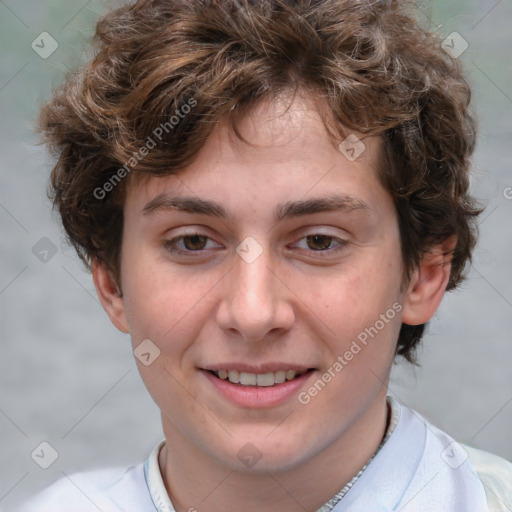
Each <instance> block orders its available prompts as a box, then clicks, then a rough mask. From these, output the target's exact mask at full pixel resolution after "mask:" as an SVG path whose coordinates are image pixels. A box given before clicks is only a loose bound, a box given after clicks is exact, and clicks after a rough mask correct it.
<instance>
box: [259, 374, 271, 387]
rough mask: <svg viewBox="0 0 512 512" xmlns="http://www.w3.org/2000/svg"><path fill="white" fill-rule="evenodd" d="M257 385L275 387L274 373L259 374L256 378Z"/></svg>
mask: <svg viewBox="0 0 512 512" xmlns="http://www.w3.org/2000/svg"><path fill="white" fill-rule="evenodd" d="M256 384H258V386H273V385H274V374H273V372H270V373H260V374H258V375H257V377H256Z"/></svg>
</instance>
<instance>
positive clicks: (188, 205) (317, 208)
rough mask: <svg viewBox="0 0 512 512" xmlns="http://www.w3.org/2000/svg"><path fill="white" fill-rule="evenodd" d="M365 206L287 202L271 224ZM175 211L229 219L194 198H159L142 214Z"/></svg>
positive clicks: (344, 198) (326, 200)
mask: <svg viewBox="0 0 512 512" xmlns="http://www.w3.org/2000/svg"><path fill="white" fill-rule="evenodd" d="M369 209H370V208H369V206H368V205H367V204H366V203H365V202H364V201H362V200H361V199H359V198H357V197H354V196H350V195H345V194H341V195H340V194H337V195H330V196H327V197H318V198H311V199H305V200H298V201H287V202H286V203H284V204H283V205H279V206H278V207H277V208H275V209H274V220H275V221H276V222H280V221H282V220H284V219H287V218H296V217H301V216H305V215H312V214H315V213H322V212H340V213H341V212H349V211H352V210H363V211H365V210H366V211H368V210H369ZM167 210H178V211H182V212H186V213H195V214H201V215H209V216H212V217H218V218H221V219H229V218H232V215H231V214H230V213H229V211H228V210H226V209H225V208H224V206H222V205H221V204H220V203H217V202H215V201H210V200H207V199H201V198H198V197H188V196H172V195H169V194H166V193H162V194H159V195H158V196H156V197H155V198H154V199H152V200H151V201H149V202H148V203H147V204H146V205H145V206H144V208H143V209H142V213H143V215H144V216H149V215H152V214H155V213H157V212H160V211H167Z"/></svg>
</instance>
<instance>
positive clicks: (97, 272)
mask: <svg viewBox="0 0 512 512" xmlns="http://www.w3.org/2000/svg"><path fill="white" fill-rule="evenodd" d="M91 270H92V278H93V281H94V286H95V287H96V292H97V293H98V297H99V299H100V302H101V304H102V306H103V309H104V310H105V311H106V313H107V315H108V317H109V318H110V321H111V322H112V323H113V324H114V325H115V326H116V327H117V328H118V329H119V330H120V331H121V332H125V333H128V332H129V329H128V322H127V320H126V313H125V308H124V300H123V296H122V294H121V291H120V290H119V286H118V285H117V283H116V280H115V278H114V276H113V275H112V272H111V271H110V270H108V269H107V267H106V266H105V264H104V263H103V262H101V261H100V260H98V259H94V260H93V262H92V269H91Z"/></svg>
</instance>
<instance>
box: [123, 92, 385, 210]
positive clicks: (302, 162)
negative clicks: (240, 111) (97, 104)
mask: <svg viewBox="0 0 512 512" xmlns="http://www.w3.org/2000/svg"><path fill="white" fill-rule="evenodd" d="M327 112H328V110H327V108H326V107H325V105H322V104H321V103H319V101H318V100H317V99H313V98H312V97H309V98H308V97H306V96H305V95H303V94H297V95H295V96H293V97H292V96H291V95H289V94H287V95H285V94H283V95H281V96H280V97H278V98H274V99H272V100H263V101H260V102H259V103H258V104H256V105H255V106H254V107H253V108H251V109H250V110H248V111H247V113H246V114H245V115H243V116H241V117H239V118H237V120H236V123H235V124H234V125H232V124H231V123H229V122H227V121H223V122H219V123H218V124H217V125H216V127H215V128H214V129H213V130H212V132H211V134H210V136H209V137H208V139H207V140H206V142H205V144H204V145H203V147H202V148H201V149H200V150H199V151H198V153H197V155H196V157H195V160H194V161H193V162H192V163H191V164H190V165H189V166H188V167H187V168H185V169H183V170H180V171H178V173H176V174H175V175H171V173H170V176H169V177H163V178H161V177H151V176H147V175H144V176H140V175H136V174H134V175H131V176H130V181H129V183H128V194H127V202H130V203H131V202H133V201H134V200H135V199H138V201H137V202H138V203H140V202H141V201H144V200H146V201H147V200H151V199H152V198H154V197H156V196H157V195H158V194H160V193H161V191H162V190H163V189H169V188H171V189H175V190H179V191H180V193H186V194H187V195H188V196H191V195H199V196H207V195H216V196H217V197H221V198H223V199H224V200H226V201H227V200H230V199H236V198H235V197H234V196H235V195H236V194H237V191H238V192H242V191H253V192H254V194H261V192H262V190H265V191H266V193H265V196H266V197H265V199H266V200H265V201H264V202H265V203H268V204H270V203H271V198H272V196H276V194H275V192H277V191H279V195H280V201H281V203H282V202H283V199H284V198H285V197H286V196H296V195H297V194H299V195H305V194H307V192H308V190H312V189H316V192H322V191H323V192H324V193H326V192H327V191H329V190H331V189H332V188H333V187H335V188H336V187H337V188H339V186H341V188H343V189H344V190H340V191H341V192H343V193H347V194H350V193H351V192H354V190H350V189H354V188H357V189H358V193H359V194H360V193H361V191H364V189H367V198H368V199H369V200H372V199H373V197H372V190H373V189H375V187H376V186H378V185H379V179H378V166H379V165H380V158H381V152H382V149H381V144H382V143H381V141H380V139H379V138H378V137H369V136H364V135H363V134H361V133H358V132H351V131H349V130H344V133H343V135H342V134H340V135H339V136H338V135H337V134H336V132H335V131H334V130H333V129H328V128H327V127H326V125H327V126H332V123H333V122H332V119H329V116H328V115H327ZM233 126H234V129H233ZM347 137H348V138H347ZM359 152H361V154H359ZM353 157H357V158H353ZM187 188H188V190H187ZM261 199H263V198H261Z"/></svg>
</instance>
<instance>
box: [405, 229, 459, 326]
mask: <svg viewBox="0 0 512 512" xmlns="http://www.w3.org/2000/svg"><path fill="white" fill-rule="evenodd" d="M456 244H457V239H456V237H455V236H452V237H449V238H447V239H446V240H445V241H444V242H442V243H441V244H438V245H434V246H432V247H431V248H430V249H429V250H428V252H427V253H425V255H424V256H423V258H422V260H421V262H420V264H419V266H418V268H417V269H416V270H415V271H414V273H413V275H412V277H411V280H410V282H409V286H408V289H407V292H406V295H405V298H404V309H403V315H402V322H403V323H405V324H408V325H420V324H424V323H426V322H428V321H429V320H430V319H431V318H432V317H433V316H434V313H435V312H436V311H437V308H438V307H439V304H441V300H442V299H443V296H444V292H445V291H446V287H447V286H448V281H449V279H450V271H451V266H452V265H451V262H452V255H453V250H454V249H455V246H456Z"/></svg>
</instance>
